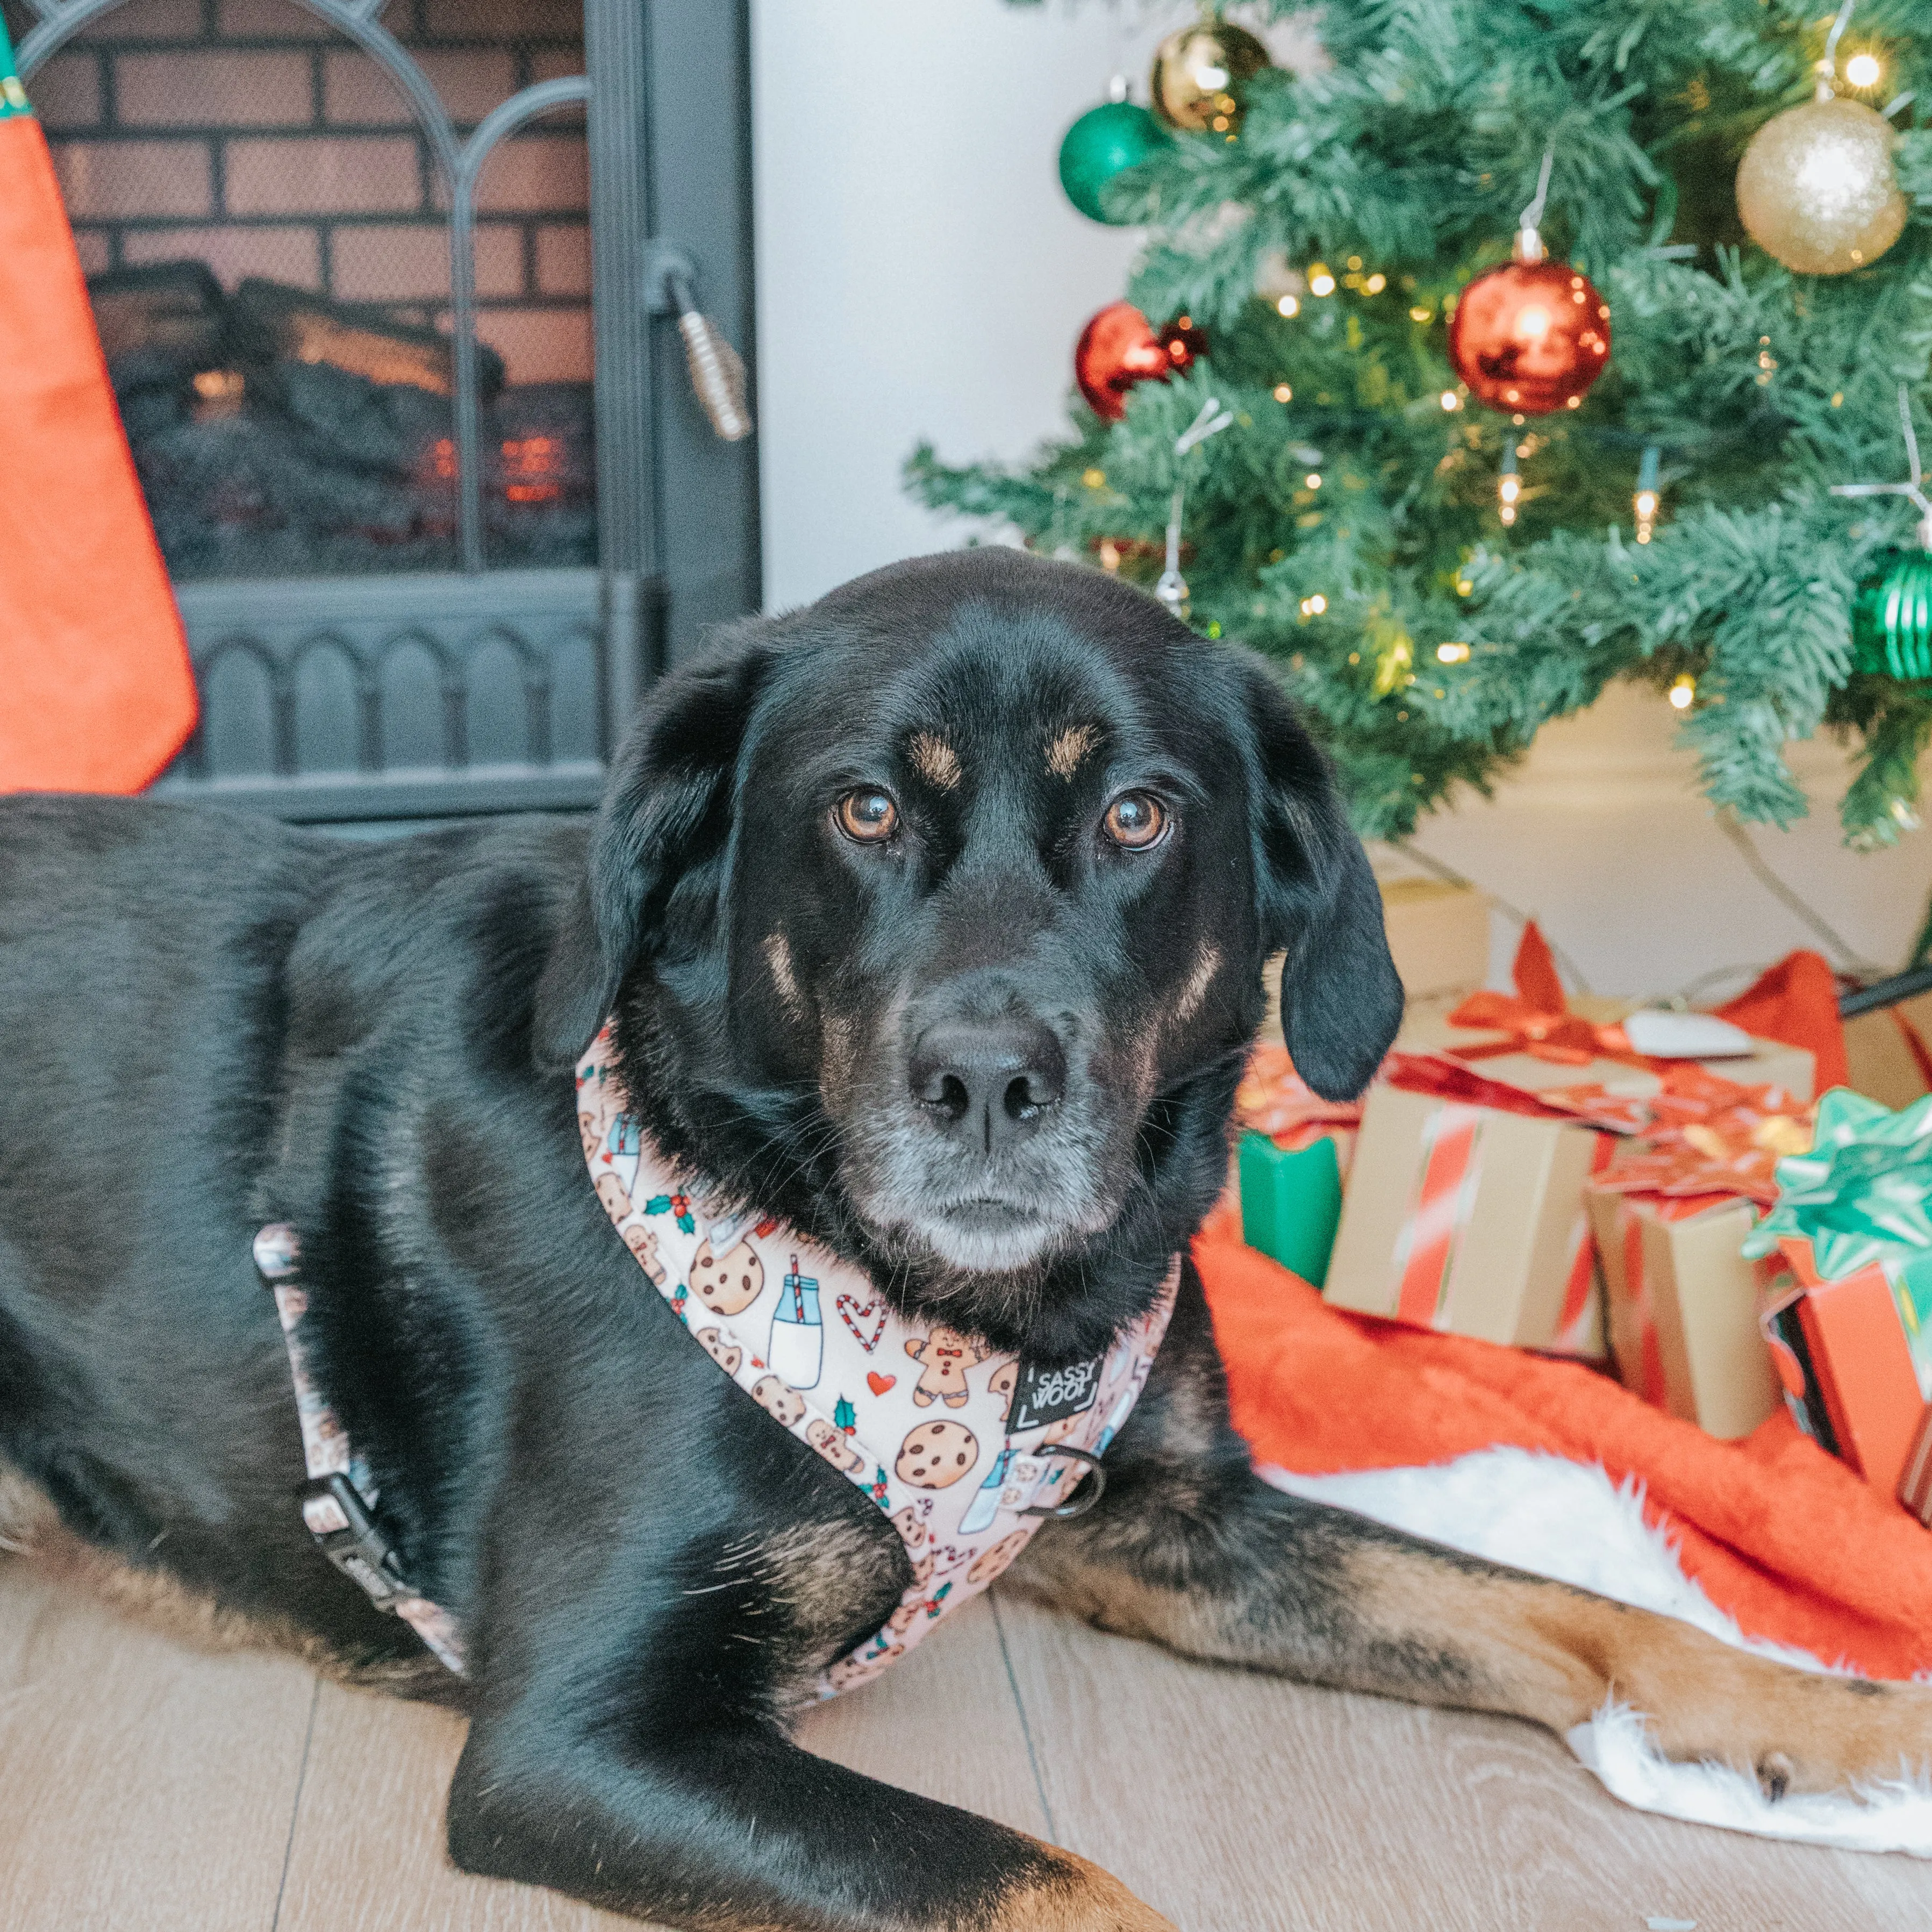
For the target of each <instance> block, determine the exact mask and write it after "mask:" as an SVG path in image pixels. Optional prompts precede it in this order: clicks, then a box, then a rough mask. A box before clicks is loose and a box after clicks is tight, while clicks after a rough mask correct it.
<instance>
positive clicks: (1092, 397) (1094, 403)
mask: <svg viewBox="0 0 1932 1932" xmlns="http://www.w3.org/2000/svg"><path fill="white" fill-rule="evenodd" d="M1207 353H1208V335H1207V332H1206V331H1205V329H1201V328H1199V327H1197V326H1196V324H1195V323H1194V321H1193V318H1192V317H1188V316H1183V317H1181V319H1180V320H1178V322H1170V323H1168V324H1167V326H1166V327H1165V328H1163V329H1154V328H1153V327H1152V326H1150V325H1149V323H1148V319H1147V317H1145V316H1144V315H1143V314H1142V313H1141V312H1140V311H1139V309H1137V308H1135V306H1134V305H1133V303H1132V302H1110V303H1109V305H1107V306H1106V308H1103V310H1102V311H1100V314H1098V315H1097V316H1096V317H1094V320H1092V321H1091V322H1090V323H1088V325H1087V326H1086V327H1085V329H1082V331H1081V332H1080V341H1079V347H1076V349H1075V350H1074V352H1073V380H1075V381H1076V383H1079V385H1080V393H1081V394H1082V395H1083V396H1085V398H1087V401H1088V404H1090V405H1091V407H1092V409H1093V411H1094V414H1095V415H1096V416H1102V417H1104V418H1105V419H1106V420H1107V421H1108V422H1119V421H1120V419H1121V417H1122V416H1125V415H1126V414H1127V392H1128V391H1129V390H1130V389H1132V388H1133V386H1134V385H1135V384H1136V383H1149V382H1155V383H1159V382H1165V381H1166V380H1167V378H1168V377H1170V376H1172V374H1175V371H1177V370H1185V369H1191V368H1193V366H1194V362H1195V359H1196V357H1197V356H1205V355H1206V354H1207Z"/></svg>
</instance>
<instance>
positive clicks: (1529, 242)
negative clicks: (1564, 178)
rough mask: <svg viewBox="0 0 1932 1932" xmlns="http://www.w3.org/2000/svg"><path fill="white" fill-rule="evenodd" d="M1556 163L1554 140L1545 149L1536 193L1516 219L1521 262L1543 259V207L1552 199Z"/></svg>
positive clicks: (1535, 261)
mask: <svg viewBox="0 0 1932 1932" xmlns="http://www.w3.org/2000/svg"><path fill="white" fill-rule="evenodd" d="M1554 166H1556V142H1554V141H1552V142H1550V145H1549V146H1548V147H1547V148H1544V151H1543V166H1542V168H1541V170H1540V171H1539V172H1538V175H1537V177H1536V193H1535V195H1534V196H1532V198H1531V200H1530V204H1529V206H1528V207H1527V208H1525V209H1524V210H1523V213H1522V214H1520V216H1518V217H1517V224H1516V230H1517V233H1516V259H1517V260H1518V261H1519V262H1522V263H1538V262H1540V261H1541V260H1543V254H1544V250H1543V236H1542V233H1541V229H1542V226H1543V208H1544V203H1545V202H1547V201H1548V200H1549V199H1550V169H1552V168H1553V167H1554Z"/></svg>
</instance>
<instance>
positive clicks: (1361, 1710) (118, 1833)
mask: <svg viewBox="0 0 1932 1932" xmlns="http://www.w3.org/2000/svg"><path fill="white" fill-rule="evenodd" d="M461 1741H462V1729H461V1726H460V1724H458V1722H457V1721H455V1720H454V1719H452V1718H449V1717H448V1716H446V1715H443V1714H442V1713H440V1712H431V1711H425V1710H422V1709H416V1708H414V1707H411V1706H404V1705H401V1704H396V1703H388V1702H385V1701H383V1700H379V1699H377V1698H374V1697H368V1696H366V1695H363V1694H358V1693H355V1692H350V1691H344V1690H341V1689H339V1688H336V1687H335V1686H334V1685H329V1684H323V1683H320V1682H318V1681H317V1679H315V1678H314V1677H313V1676H311V1674H310V1673H308V1671H307V1670H305V1669H304V1668H303V1667H302V1666H301V1665H300V1664H296V1663H295V1662H293V1661H287V1660H284V1659H282V1658H274V1657H266V1656H229V1657H221V1658H216V1657H208V1656H205V1655H199V1654H197V1653H196V1652H190V1651H188V1650H185V1649H181V1648H178V1647H177V1646H175V1644H173V1643H172V1642H170V1641H169V1640H167V1639H166V1638H164V1637H160V1636H159V1635H157V1634H154V1633H152V1632H151V1631H146V1630H144V1629H142V1628H138V1627H136V1626H135V1625H132V1624H130V1623H127V1622H124V1621H122V1620H121V1619H120V1618H119V1617H118V1616H117V1615H116V1614H115V1613H113V1612H112V1611H110V1610H107V1608H105V1607H102V1606H100V1605H98V1604H95V1603H94V1602H93V1601H91V1600H89V1599H86V1598H81V1597H79V1596H77V1595H73V1594H71V1592H69V1591H68V1589H66V1588H65V1586H57V1585H55V1584H54V1583H50V1582H49V1581H48V1580H45V1579H44V1578H43V1577H40V1575H38V1574H37V1573H35V1572H34V1571H31V1570H29V1569H28V1568H26V1567H25V1566H24V1565H21V1564H19V1563H17V1562H7V1561H5V1560H4V1559H0V1927H4V1928H5V1932H95V1928H97V1927H98V1928H101V1932H109V1928H113V1932H231V1928H233V1932H270V1928H274V1929H275V1932H592V1928H595V1927H604V1928H614V1927H617V1926H619V1924H628V1923H629V1922H630V1921H619V1920H617V1919H615V1918H610V1917H608V1916H607V1915H604V1914H602V1913H600V1912H592V1911H589V1910H587V1909H585V1908H583V1907H582V1906H577V1905H574V1904H572V1903H570V1902H568V1900H563V1899H560V1898H558V1897H554V1896H553V1895H550V1894H544V1893H541V1892H538V1891H526V1890H524V1889H523V1888H519V1887H516V1886H510V1885H495V1884H490V1883H487V1882H483V1881H480V1880H477V1879H466V1878H463V1877H460V1876H458V1874H457V1873H455V1872H454V1871H453V1870H451V1869H450V1868H449V1866H448V1865H447V1864H446V1863H445V1861H444V1859H443V1853H442V1849H441V1824H440V1821H441V1816H442V1803H443V1799H442V1794H443V1786H444V1784H445V1782H446V1779H447V1778H448V1775H449V1770H450V1768H451V1766H452V1765H453V1764H454V1763H455V1760H456V1754H457V1752H458V1748H460V1744H461ZM805 1742H807V1743H808V1745H810V1746H811V1748H813V1749H814V1750H816V1751H820V1752H823V1754H826V1756H827V1757H832V1758H835V1759H838V1760H840V1761H841V1763H846V1764H848V1765H852V1766H857V1767H859V1768H860V1769H863V1770H865V1771H868V1772H872V1773H874V1775H877V1776H879V1777H881V1778H889V1779H891V1780H892V1781H895V1782H896V1783H898V1784H905V1785H910V1786H911V1787H914V1788H915V1789H916V1790H921V1791H924V1792H928V1793H931V1794H932V1795H933V1796H935V1797H941V1798H947V1799H951V1800H953V1802H956V1803H958V1804H962V1805H971V1806H973V1807H974V1808H976V1809H977V1810H979V1811H983V1812H986V1813H989V1814H992V1816H994V1817H998V1818H1003V1819H1005V1820H1008V1821H1009V1822H1010V1823H1013V1824H1015V1825H1017V1826H1022V1827H1023V1828H1024V1829H1026V1830H1028V1831H1029V1832H1037V1833H1040V1834H1041V1835H1043V1836H1045V1837H1047V1838H1053V1839H1055V1840H1057V1841H1058V1842H1059V1843H1062V1844H1064V1845H1070V1846H1073V1848H1074V1849H1076V1850H1078V1851H1081V1852H1085V1853H1086V1855H1088V1857H1090V1858H1096V1859H1098V1860H1099V1861H1101V1862H1102V1863H1103V1864H1106V1865H1108V1866H1109V1867H1112V1870H1115V1872H1117V1873H1119V1874H1120V1875H1121V1877H1123V1878H1124V1879H1126V1880H1127V1882H1128V1883H1129V1884H1130V1885H1132V1886H1133V1888H1134V1889H1135V1890H1136V1891H1139V1893H1140V1894H1142V1897H1145V1898H1146V1899H1148V1900H1149V1901H1150V1902H1151V1903H1153V1904H1154V1905H1156V1906H1159V1907H1160V1909H1161V1910H1162V1911H1163V1912H1166V1914H1167V1915H1168V1916H1169V1918H1172V1919H1173V1921H1175V1924H1177V1925H1178V1926H1179V1927H1181V1928H1182V1932H1289V1928H1301V1927H1307V1928H1309V1932H1357V1928H1360V1932H1463V1928H1468V1932H1597V1928H1599V1927H1601V1928H1604V1932H1609V1928H1613V1927H1614V1928H1618V1932H1642V1928H1643V1927H1644V1926H1645V1924H1646V1920H1647V1919H1658V1920H1664V1921H1679V1922H1680V1923H1681V1922H1682V1921H1686V1920H1694V1921H1696V1923H1697V1927H1699V1932H1767V1928H1771V1927H1790V1928H1793V1932H1799V1929H1800V1928H1802V1932H1873V1928H1881V1927H1885V1928H1888V1927H1899V1928H1901V1929H1902V1928H1905V1927H1918V1926H1927V1925H1932V1867H1928V1866H1925V1865H1921V1864H1918V1863H1916V1862H1915V1861H1912V1860H1909V1859H1906V1858H1873V1857H1864V1856H1856V1855H1852V1854H1849V1853H1843V1852H1825V1851H1817V1850H1814V1849H1810V1848H1808V1847H1803V1846H1787V1845H1778V1844H1768V1843H1762V1842H1760V1841H1754V1840H1751V1839H1746V1838H1736V1837H1733V1836H1730V1835H1727V1834H1725V1833H1722V1832H1709V1831H1703V1830H1700V1829H1697V1828H1695V1827H1694V1826H1688V1825H1679V1824H1674V1823H1666V1822H1664V1821H1663V1820H1657V1819H1653V1818H1648V1817H1643V1816H1642V1815H1641V1814H1638V1813H1636V1812H1633V1811H1626V1810H1625V1809H1624V1808H1622V1807H1621V1806H1619V1805H1617V1804H1616V1802H1613V1800H1612V1799H1609V1798H1607V1797H1606V1796H1604V1794H1603V1793H1601V1791H1600V1790H1598V1789H1597V1787H1596V1786H1595V1784H1593V1783H1592V1781H1591V1780H1590V1778H1589V1776H1588V1775H1586V1773H1585V1772H1583V1770H1581V1769H1580V1768H1579V1767H1578V1766H1577V1765H1576V1764H1575V1763H1573V1762H1572V1761H1571V1759H1570V1757H1568V1754H1566V1753H1565V1751H1564V1750H1563V1749H1562V1747H1561V1746H1560V1745H1559V1744H1558V1743H1557V1742H1556V1741H1555V1740H1554V1739H1550V1738H1547V1737H1545V1736H1543V1735H1541V1733H1537V1732H1534V1731H1532V1730H1529V1729H1528V1728H1526V1727H1523V1726H1520V1725H1515V1724H1507V1723H1505V1722H1503V1721H1500V1720H1497V1719H1490V1718H1472V1717H1464V1716H1459V1715H1442V1714H1439V1713H1435V1712H1425V1711H1421V1710H1417V1709H1411V1708H1409V1707H1407V1706H1402V1705H1397V1704H1388V1703H1381V1702H1379V1701H1378V1700H1375V1699H1373V1698H1365V1697H1347V1696H1343V1695H1341V1694H1337V1693H1334V1692H1326V1691H1310V1690H1305V1689H1302V1688H1298V1687H1297V1686H1295V1685H1285V1684H1277V1683H1273V1682H1266V1681H1263V1680H1261V1679H1255V1678H1252V1677H1248V1676H1241V1675H1238V1674H1236V1673H1232V1672H1226V1671H1220V1670H1210V1669H1207V1668H1205V1667H1201V1666H1199V1665H1190V1664H1183V1663H1181V1662H1179V1661H1177V1660H1175V1659H1174V1658H1169V1657H1166V1656H1164V1655H1161V1654H1160V1653H1159V1652H1154V1651H1152V1650H1150V1649H1146V1648H1145V1647H1144V1646H1139V1645H1135V1644H1130V1643H1124V1642H1122V1641H1121V1640H1118V1639H1115V1638H1110V1637H1100V1636H1098V1635H1096V1634H1094V1633H1092V1632H1091V1631H1086V1630H1083V1629H1080V1628H1076V1627H1075V1626H1073V1625H1070V1624H1067V1623H1065V1622H1062V1621H1061V1620H1059V1619H1055V1618H1054V1617H1052V1616H1049V1615H1047V1614H1046V1613H1043V1612H1041V1611H1040V1610H1035V1609H1034V1608H1032V1607H1030V1606H1028V1604H1024V1603H1022V1602H1020V1601H1016V1600H1013V1599H1001V1598H998V1597H997V1596H996V1597H995V1598H992V1599H983V1600H982V1601H979V1602H977V1603H975V1604H971V1605H970V1606H969V1607H967V1608H966V1609H965V1610H963V1611H962V1613H960V1614H959V1616H958V1617H957V1618H956V1619H955V1620H954V1621H953V1623H952V1624H951V1625H950V1626H949V1627H948V1628H947V1630H946V1631H944V1632H943V1633H941V1634H938V1635H937V1636H936V1637H935V1639H934V1640H933V1641H932V1643H929V1644H927V1645H926V1646H924V1647H923V1648H922V1649H919V1650H918V1651H916V1652H914V1653H913V1655H912V1656H911V1657H910V1658H908V1659H907V1661H906V1662H905V1663H904V1664H901V1665H899V1666H898V1667H896V1668H895V1670H892V1671H891V1672H889V1673H888V1674H887V1675H886V1676H885V1677H884V1678H883V1679H881V1680H880V1682H879V1683H878V1684H877V1685H874V1686H873V1687H871V1688H870V1689H868V1690H865V1691H862V1692H859V1694H856V1695H855V1696H853V1697H851V1698H850V1699H848V1700H844V1701H841V1702H840V1703H835V1704H833V1705H832V1706H828V1707H826V1709H823V1710H822V1711H819V1712H814V1714H813V1715H812V1716H811V1718H810V1719H809V1720H808V1723H807V1727H806V1730H805Z"/></svg>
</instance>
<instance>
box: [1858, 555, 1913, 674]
mask: <svg viewBox="0 0 1932 1932" xmlns="http://www.w3.org/2000/svg"><path fill="white" fill-rule="evenodd" d="M1852 658H1853V661H1854V663H1855V664H1856V666H1857V667H1858V669H1859V670H1862V671H1870V672H1872V673H1876V675H1878V676H1884V677H1896V678H1904V679H1916V678H1932V552H1927V551H1925V550H1894V551H1893V552H1892V553H1891V555H1890V556H1888V557H1887V558H1886V559H1885V560H1884V561H1883V562H1882V563H1881V564H1880V565H1879V568H1878V569H1877V570H1876V572H1875V573H1874V574H1873V575H1871V576H1870V577H1867V579H1866V580H1865V581H1864V583H1862V584H1861V585H1860V586H1858V596H1857V598H1856V599H1855V601H1853V603H1852Z"/></svg>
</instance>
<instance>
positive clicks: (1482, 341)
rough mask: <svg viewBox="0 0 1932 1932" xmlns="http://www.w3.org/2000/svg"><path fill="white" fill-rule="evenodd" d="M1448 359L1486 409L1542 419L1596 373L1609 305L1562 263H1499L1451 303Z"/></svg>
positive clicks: (1603, 356)
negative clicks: (1454, 302)
mask: <svg viewBox="0 0 1932 1932" xmlns="http://www.w3.org/2000/svg"><path fill="white" fill-rule="evenodd" d="M1449 359H1450V361H1451V362H1453V363H1454V364H1455V365H1456V373H1457V374H1458V375H1459V376H1460V377H1462V379H1463V381H1464V382H1466V383H1468V384H1469V387H1470V388H1471V389H1472V390H1473V391H1474V392H1475V395H1477V397H1478V399H1479V400H1481V401H1483V402H1485V403H1487V404H1489V405H1490V407H1491V408H1492V409H1496V410H1509V411H1511V412H1512V413H1514V414H1516V415H1518V416H1547V415H1548V414H1549V413H1550V411H1551V410H1560V409H1561V408H1562V407H1563V406H1564V405H1565V404H1566V403H1568V401H1570V400H1571V398H1573V397H1577V396H1581V395H1583V392H1584V391H1585V390H1586V389H1588V388H1589V386H1590V385H1591V384H1592V383H1594V382H1595V380H1597V378H1598V377H1599V376H1601V374H1603V373H1604V365H1605V364H1606V363H1607V362H1609V361H1610V304H1609V303H1608V302H1606V301H1604V299H1603V297H1602V296H1600V295H1599V294H1598V293H1597V291H1596V290H1595V288H1593V287H1592V286H1591V284H1590V280H1589V277H1588V276H1586V275H1580V274H1579V273H1578V272H1577V270H1575V269H1573V268H1571V266H1570V265H1569V263H1567V262H1510V263H1505V265H1504V266H1502V268H1500V269H1490V271H1489V272H1488V273H1487V274H1486V275H1478V277H1477V278H1476V279H1475V281H1473V282H1472V283H1471V284H1469V287H1467V288H1466V289H1465V290H1463V293H1462V295H1461V296H1460V298H1459V299H1457V304H1456V317H1455V320H1454V321H1453V322H1451V323H1450V325H1449Z"/></svg>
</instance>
